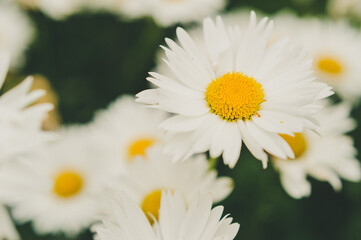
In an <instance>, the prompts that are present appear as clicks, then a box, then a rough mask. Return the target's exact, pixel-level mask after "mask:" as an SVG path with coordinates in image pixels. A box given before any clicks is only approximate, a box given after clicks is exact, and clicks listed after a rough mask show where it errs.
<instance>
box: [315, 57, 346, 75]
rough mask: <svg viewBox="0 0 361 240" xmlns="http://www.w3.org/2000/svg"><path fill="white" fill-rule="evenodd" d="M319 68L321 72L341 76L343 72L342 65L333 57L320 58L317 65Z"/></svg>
mask: <svg viewBox="0 0 361 240" xmlns="http://www.w3.org/2000/svg"><path fill="white" fill-rule="evenodd" d="M317 67H318V69H319V70H321V71H323V72H326V73H328V74H334V75H337V74H340V73H341V72H342V65H341V63H340V62H339V61H338V60H337V59H335V58H332V57H324V58H320V59H319V60H318V63H317Z"/></svg>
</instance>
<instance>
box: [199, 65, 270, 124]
mask: <svg viewBox="0 0 361 240" xmlns="http://www.w3.org/2000/svg"><path fill="white" fill-rule="evenodd" d="M205 96H206V97H205V100H206V101H207V102H208V106H209V107H210V109H211V112H212V113H214V114H217V115H218V116H219V117H221V118H222V119H223V120H227V121H229V122H232V121H237V120H239V119H242V120H243V121H245V120H247V119H250V118H251V117H252V116H253V115H255V114H257V111H258V110H260V108H261V103H262V102H264V101H265V100H264V92H263V88H262V85H261V84H260V83H258V82H257V81H256V80H255V79H254V78H253V77H249V76H247V75H244V74H242V73H238V72H237V73H235V72H232V73H226V74H224V75H223V76H221V77H218V78H216V79H214V80H213V81H212V82H211V83H210V84H209V85H208V87H207V90H206V92H205Z"/></svg>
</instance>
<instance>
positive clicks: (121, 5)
mask: <svg viewBox="0 0 361 240" xmlns="http://www.w3.org/2000/svg"><path fill="white" fill-rule="evenodd" d="M87 1H88V4H89V5H88V8H92V9H96V8H99V9H102V10H108V11H110V12H113V13H116V14H120V15H122V16H125V17H127V18H129V19H133V18H139V17H145V16H151V17H152V18H153V19H154V20H155V22H157V23H158V24H159V25H162V26H169V25H173V24H176V23H189V22H192V21H199V20H201V19H203V18H204V17H207V16H210V15H214V14H216V13H217V12H218V11H220V10H222V9H223V8H224V6H225V5H226V0H103V1H97V0H87Z"/></svg>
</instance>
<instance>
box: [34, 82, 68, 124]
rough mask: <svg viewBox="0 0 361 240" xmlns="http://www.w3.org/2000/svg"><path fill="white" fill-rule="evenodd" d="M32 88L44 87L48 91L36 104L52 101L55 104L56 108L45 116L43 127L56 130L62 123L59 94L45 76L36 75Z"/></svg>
mask: <svg viewBox="0 0 361 240" xmlns="http://www.w3.org/2000/svg"><path fill="white" fill-rule="evenodd" d="M31 89H32V90H36V89H42V90H44V91H45V92H46V93H45V95H44V96H42V97H41V98H39V99H38V100H37V101H36V102H35V104H39V103H51V104H52V105H53V106H54V108H53V109H52V110H51V111H49V112H48V113H47V115H46V116H45V119H44V120H43V124H42V128H43V129H44V130H56V129H57V128H58V127H59V126H60V124H61V117H60V113H59V110H58V96H57V95H56V93H55V91H54V90H53V88H52V87H51V85H50V82H49V80H48V79H46V78H45V77H44V76H41V75H35V76H34V82H33V85H32V87H31Z"/></svg>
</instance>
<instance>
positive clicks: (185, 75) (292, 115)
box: [137, 13, 332, 167]
mask: <svg viewBox="0 0 361 240" xmlns="http://www.w3.org/2000/svg"><path fill="white" fill-rule="evenodd" d="M203 31H204V45H202V47H199V46H197V45H196V44H195V43H194V41H193V40H192V39H191V37H190V36H189V35H188V34H187V33H186V32H185V31H184V30H183V29H182V28H178V29H177V36H178V41H179V42H180V45H178V44H176V43H175V42H174V41H172V40H170V39H166V42H167V44H168V46H169V49H168V48H165V47H164V50H165V52H166V55H167V60H165V61H166V63H167V65H168V67H169V68H170V69H171V71H172V74H171V75H168V76H165V75H162V74H159V73H151V76H152V77H150V78H148V80H149V81H150V82H151V83H153V84H154V85H156V86H158V88H157V89H150V90H145V91H143V92H141V93H138V95H137V97H138V99H137V101H138V102H141V103H146V104H149V105H151V107H153V108H157V109H162V110H164V111H167V112H171V113H175V114H176V116H174V117H172V118H169V119H167V120H165V121H164V122H162V123H161V127H162V128H163V129H164V130H167V131H169V132H170V133H172V134H174V136H173V137H172V138H171V140H170V141H169V142H168V143H167V144H166V147H165V151H166V152H169V153H173V154H174V160H180V159H185V158H187V157H189V156H190V155H192V154H193V153H200V152H205V151H208V150H209V152H210V155H211V156H212V157H218V156H220V155H221V154H222V153H223V160H224V163H225V164H227V165H229V166H230V167H234V166H235V164H236V163H237V160H238V158H239V155H240V151H241V146H242V142H244V143H245V144H246V146H247V147H248V149H249V150H250V151H251V153H252V154H253V155H254V156H255V157H256V158H257V159H259V160H261V161H262V163H263V166H264V167H266V166H267V154H266V152H265V151H267V152H269V153H271V154H273V155H275V156H278V157H281V158H287V157H293V152H292V151H291V149H290V148H289V146H288V145H287V143H286V142H285V141H284V140H283V139H282V138H281V137H280V136H279V135H278V133H292V132H296V131H302V130H303V129H304V128H310V129H314V128H316V125H317V124H315V122H314V119H313V115H314V114H315V113H316V112H317V111H318V109H319V105H318V104H317V100H318V99H322V98H325V97H327V96H329V95H330V94H332V92H331V91H330V90H329V88H328V87H327V86H326V85H325V84H323V83H318V82H316V81H314V78H313V76H312V74H311V65H312V61H311V60H310V59H308V58H307V56H306V53H304V52H303V51H302V48H301V47H299V46H293V45H290V44H289V43H288V42H287V40H286V39H282V40H280V41H277V42H276V43H274V44H271V45H270V44H269V38H270V35H271V33H272V22H271V23H269V22H268V20H267V18H264V19H263V20H261V22H260V23H258V24H257V23H256V16H255V14H254V13H251V18H250V23H249V26H248V28H247V29H240V28H239V27H237V26H225V25H224V24H223V21H222V19H221V18H220V17H218V18H217V19H216V22H213V21H212V20H211V19H205V20H204V24H203ZM203 46H204V47H203Z"/></svg>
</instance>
